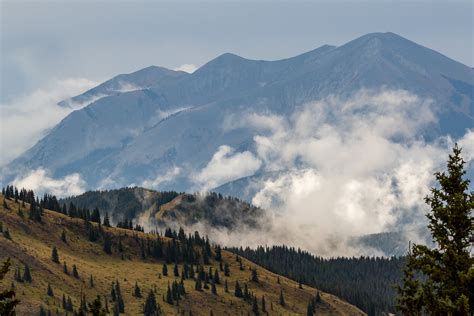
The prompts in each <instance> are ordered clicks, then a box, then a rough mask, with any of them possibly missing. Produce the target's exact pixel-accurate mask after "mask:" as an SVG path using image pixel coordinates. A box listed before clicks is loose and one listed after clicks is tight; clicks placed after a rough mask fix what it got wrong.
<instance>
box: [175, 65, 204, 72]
mask: <svg viewBox="0 0 474 316" xmlns="http://www.w3.org/2000/svg"><path fill="white" fill-rule="evenodd" d="M197 69H198V67H197V66H196V65H193V64H183V65H181V66H179V67H176V68H175V69H173V70H176V71H184V72H187V73H190V74H192V73H193V72H195V71H196V70H197Z"/></svg>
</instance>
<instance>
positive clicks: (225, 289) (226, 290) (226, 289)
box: [224, 279, 229, 293]
mask: <svg viewBox="0 0 474 316" xmlns="http://www.w3.org/2000/svg"><path fill="white" fill-rule="evenodd" d="M224 291H225V292H226V293H229V284H227V279H225V282H224Z"/></svg>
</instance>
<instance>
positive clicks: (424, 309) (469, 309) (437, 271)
mask: <svg viewBox="0 0 474 316" xmlns="http://www.w3.org/2000/svg"><path fill="white" fill-rule="evenodd" d="M465 163H466V162H465V161H464V160H463V158H462V157H461V149H460V148H459V147H458V145H457V144H456V145H455V146H454V148H453V152H452V154H451V155H449V159H448V162H447V173H445V172H437V173H435V177H436V180H437V182H438V184H439V187H434V188H431V195H430V196H427V197H426V198H425V202H426V203H427V204H428V205H429V206H430V208H431V210H430V211H429V212H428V214H427V215H426V217H427V218H428V221H429V224H428V228H429V230H430V231H431V235H432V237H433V240H434V241H435V244H436V248H433V249H431V248H429V247H427V246H424V245H413V247H412V249H410V253H409V255H408V257H407V263H406V267H405V270H404V279H403V284H402V286H399V287H398V293H399V297H398V308H399V310H400V311H401V312H402V313H403V314H407V315H421V314H432V315H472V314H474V290H473V284H474V273H473V270H472V267H473V266H474V257H473V256H471V255H470V249H469V248H470V245H471V242H472V240H474V229H473V228H474V226H473V225H474V220H473V216H472V214H473V210H474V192H471V193H469V191H468V190H469V183H470V181H469V180H468V179H465V178H464V175H465V174H466V171H465V169H464V165H465ZM420 276H421V277H420Z"/></svg>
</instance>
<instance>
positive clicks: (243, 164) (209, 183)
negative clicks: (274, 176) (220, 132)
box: [193, 146, 262, 191]
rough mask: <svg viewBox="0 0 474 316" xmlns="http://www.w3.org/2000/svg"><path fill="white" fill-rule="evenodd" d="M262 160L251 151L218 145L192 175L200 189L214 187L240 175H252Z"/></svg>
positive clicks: (204, 189)
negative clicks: (205, 163) (204, 163)
mask: <svg viewBox="0 0 474 316" xmlns="http://www.w3.org/2000/svg"><path fill="white" fill-rule="evenodd" d="M261 164H262V162H261V161H260V160H259V159H258V158H256V157H255V156H254V155H253V154H252V153H251V152H249V151H244V152H237V153H236V152H235V150H234V149H233V148H232V147H229V146H220V147H219V149H218V150H217V152H216V153H215V154H214V155H213V156H212V159H211V161H209V163H208V164H207V165H206V167H205V168H203V169H202V170H201V171H200V172H199V173H197V174H195V175H194V176H193V180H194V181H195V182H196V183H197V185H198V187H199V189H200V190H202V191H206V190H208V189H211V188H215V187H217V186H219V185H221V184H224V183H226V182H229V181H232V180H236V179H238V178H240V177H245V176H250V175H253V174H254V173H255V172H256V171H257V170H258V169H259V168H260V166H261Z"/></svg>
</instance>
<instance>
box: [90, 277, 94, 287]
mask: <svg viewBox="0 0 474 316" xmlns="http://www.w3.org/2000/svg"><path fill="white" fill-rule="evenodd" d="M89 287H90V288H93V287H94V278H93V277H92V274H91V276H90V277H89Z"/></svg>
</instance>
